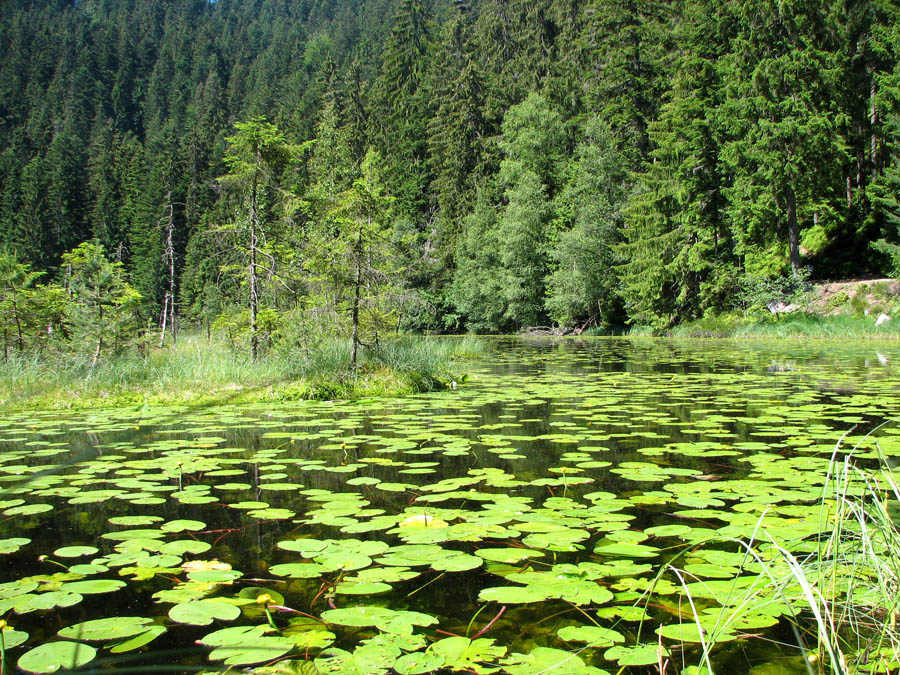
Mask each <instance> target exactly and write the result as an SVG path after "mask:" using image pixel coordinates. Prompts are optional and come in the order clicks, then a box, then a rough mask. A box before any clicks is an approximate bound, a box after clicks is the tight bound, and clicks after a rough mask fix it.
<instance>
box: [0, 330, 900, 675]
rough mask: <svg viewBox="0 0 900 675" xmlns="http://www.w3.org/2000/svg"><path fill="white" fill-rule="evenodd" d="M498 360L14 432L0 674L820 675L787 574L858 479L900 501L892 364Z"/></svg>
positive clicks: (39, 423) (561, 347)
mask: <svg viewBox="0 0 900 675" xmlns="http://www.w3.org/2000/svg"><path fill="white" fill-rule="evenodd" d="M485 348H486V351H485V353H484V354H483V355H482V356H480V357H478V358H476V359H473V360H471V362H469V363H466V364H465V367H466V368H467V370H468V379H467V380H466V381H465V382H463V383H459V384H458V386H456V387H455V388H450V389H448V390H447V391H443V392H439V393H434V394H428V395H422V396H416V397H410V398H406V399H402V400H388V401H386V400H377V401H375V400H371V401H361V402H355V403H338V402H331V403H303V402H301V403H296V404H283V403H273V404H271V405H253V406H242V407H233V406H231V407H230V406H225V407H219V408H187V407H179V408H171V409H153V408H140V409H133V410H115V411H89V412H76V413H72V412H58V411H57V412H39V413H28V414H15V415H8V416H6V417H5V418H3V419H2V420H0V488H2V492H0V514H2V516H0V554H2V555H0V615H2V616H3V617H4V618H5V619H6V621H7V622H8V624H9V626H11V627H12V628H13V629H14V630H6V631H4V644H5V646H6V657H7V665H9V666H11V665H12V664H14V663H17V664H18V667H19V668H21V669H24V670H28V671H31V672H53V671H54V670H56V669H57V668H58V667H60V666H62V667H71V666H78V665H81V666H82V667H83V668H85V669H88V670H89V669H92V668H96V669H115V670H119V671H125V670H135V669H136V670H147V669H150V668H153V669H162V668H169V669H171V670H175V671H178V672H189V671H197V670H205V671H210V672H217V671H218V672H221V671H224V670H226V669H227V668H228V667H229V666H231V667H233V668H234V669H235V671H237V670H246V669H253V670H254V671H255V672H279V673H315V672H323V673H363V674H366V675H369V674H372V673H430V672H440V673H451V672H473V671H474V672H508V673H512V674H513V675H518V674H522V675H524V674H536V673H603V672H610V673H612V672H618V671H619V670H620V668H622V667H623V666H624V667H625V668H626V671H627V672H634V673H642V672H648V673H649V672H659V670H660V669H661V668H663V669H666V671H667V672H670V673H677V672H682V670H683V669H684V668H687V667H689V666H691V665H697V664H701V665H702V666H703V668H704V669H707V668H712V669H713V670H714V671H715V672H727V673H741V672H752V673H754V674H756V673H759V674H762V673H770V672H771V673H774V672H793V671H794V670H796V672H806V670H805V668H804V667H803V665H802V664H803V658H804V657H805V656H807V654H808V653H809V652H810V651H811V650H812V649H813V648H814V646H815V644H816V636H815V628H814V624H813V622H812V621H811V619H810V616H811V613H810V611H809V606H808V604H806V605H804V598H803V593H802V590H801V589H799V588H793V587H792V586H791V583H790V582H789V581H787V580H786V579H789V578H790V572H791V569H792V568H791V562H790V561H791V560H794V561H797V562H798V564H799V563H803V564H806V565H808V566H809V567H810V568H811V567H813V566H815V567H816V569H817V570H820V566H818V563H815V562H814V561H816V560H821V557H822V556H821V552H822V550H823V542H824V541H825V539H826V537H827V535H828V533H829V532H831V529H832V527H833V523H834V520H835V518H834V517H833V516H834V510H833V506H832V505H833V503H834V500H833V499H831V498H830V492H829V491H830V490H832V489H833V482H834V481H832V473H833V470H835V469H836V467H839V466H840V463H841V461H843V460H844V459H847V458H850V460H851V461H852V463H853V464H854V465H855V466H859V467H861V468H862V469H864V470H866V471H867V472H870V473H869V474H867V475H871V476H874V477H875V478H876V479H880V480H881V481H882V482H881V483H880V485H887V483H886V482H885V480H886V476H887V474H886V473H884V472H885V471H889V468H888V467H890V466H891V464H892V458H894V457H897V456H898V455H900V426H898V425H897V424H895V423H893V422H892V421H891V420H892V418H893V417H894V416H895V415H896V414H897V410H898V409H900V407H898V402H900V379H898V377H897V376H896V375H895V373H894V364H898V365H900V346H897V345H894V344H892V343H864V342H859V343H840V342H834V341H831V342H810V343H802V342H778V343H769V342H752V343H738V342H735V341H733V340H727V341H716V340H695V341H694V340H678V341H666V340H655V339H630V340H629V339H585V340H570V339H563V340H559V339H549V338H548V339H509V338H505V339H486V340H485ZM823 494H824V496H825V497H826V499H825V500H824V501H823ZM781 551H784V554H782V553H780V552H781ZM829 551H830V549H829ZM829 555H831V553H830V552H829ZM819 573H820V571H817V572H815V574H819ZM839 585H843V586H847V585H848V582H847V580H846V579H842V580H841V584H839ZM862 604H863V605H865V607H864V609H865V610H866V611H869V612H870V614H871V616H875V617H877V616H878V612H879V611H881V612H882V613H883V612H884V611H889V608H888V609H887V610H885V609H884V608H879V607H877V601H876V600H874V599H865V601H864V602H863V603H862ZM104 620H105V621H104ZM795 628H796V630H795ZM704 648H705V649H706V650H708V651H709V652H710V653H711V654H712V660H711V662H709V661H704V660H703V656H702V655H703V652H704ZM863 649H865V646H862V647H858V649H857V651H861V650H863ZM850 656H851V658H852V654H851V655H850ZM498 669H499V670H498ZM702 672H707V671H706V670H703V671H702ZM876 672H877V668H876Z"/></svg>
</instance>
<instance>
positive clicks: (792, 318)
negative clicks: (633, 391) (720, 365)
mask: <svg viewBox="0 0 900 675" xmlns="http://www.w3.org/2000/svg"><path fill="white" fill-rule="evenodd" d="M630 334H631V335H647V334H649V330H648V329H647V328H646V327H635V328H634V329H632V331H631V333H630ZM664 334H665V335H666V336H668V337H679V338H683V337H691V338H696V337H716V338H724V337H734V338H745V339H752V338H811V339H813V338H845V339H850V338H900V320H894V321H890V322H888V323H886V324H883V325H881V326H876V325H875V317H874V316H871V315H870V316H854V315H849V314H839V315H835V316H822V315H818V314H806V313H803V312H797V313H794V314H788V315H784V316H780V317H774V316H766V317H763V318H760V319H754V318H749V317H744V316H742V315H740V314H734V313H731V314H719V315H716V316H710V317H704V318H702V319H696V320H694V321H687V322H685V323H683V324H679V325H678V326H674V327H673V328H670V329H668V330H666V331H664Z"/></svg>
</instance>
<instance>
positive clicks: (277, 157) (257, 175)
mask: <svg viewBox="0 0 900 675" xmlns="http://www.w3.org/2000/svg"><path fill="white" fill-rule="evenodd" d="M234 128H235V134H234V135H233V136H229V137H228V138H227V139H226V140H227V141H228V143H229V152H228V154H227V155H226V156H225V164H226V166H227V167H228V169H229V172H228V173H227V174H225V175H224V176H222V177H221V179H220V180H221V181H222V183H223V184H224V185H225V186H226V187H228V188H229V189H230V190H232V191H233V192H234V193H235V194H236V196H237V197H238V205H237V212H236V214H235V216H236V218H235V222H234V223H233V224H231V225H230V226H228V228H227V229H228V230H229V231H230V233H231V234H233V235H239V239H238V240H236V241H235V244H236V245H237V247H238V248H239V249H240V250H241V252H242V253H243V256H244V258H245V259H244V260H243V261H242V262H243V264H244V272H245V278H246V280H247V293H248V301H247V307H248V309H249V313H250V317H249V329H250V356H251V358H252V359H253V360H256V359H257V357H258V356H259V332H258V327H259V326H258V323H257V317H258V316H259V311H260V297H261V283H262V277H263V275H264V274H265V275H266V276H269V277H271V276H273V275H275V274H277V272H276V269H275V267H276V265H275V263H276V260H275V258H274V257H273V256H272V254H271V253H270V252H269V250H268V249H267V242H266V235H267V231H268V230H269V229H270V228H271V226H272V224H273V221H274V220H276V218H277V214H278V210H279V207H280V208H281V209H282V210H283V211H282V212H284V210H287V211H288V212H290V210H291V209H292V200H291V196H290V195H289V194H287V193H285V192H284V191H282V190H281V189H280V188H279V185H278V179H279V176H280V174H281V172H282V171H283V169H284V168H285V166H286V165H287V164H288V163H289V162H290V161H291V158H292V156H293V154H294V153H295V152H296V149H295V148H294V147H293V146H291V145H290V144H288V142H287V141H286V139H285V137H284V134H282V132H281V131H279V130H278V129H277V127H275V126H274V125H273V124H270V123H269V122H267V121H266V120H265V119H263V118H261V117H257V118H253V119H251V120H248V121H246V122H237V123H236V124H235V125H234Z"/></svg>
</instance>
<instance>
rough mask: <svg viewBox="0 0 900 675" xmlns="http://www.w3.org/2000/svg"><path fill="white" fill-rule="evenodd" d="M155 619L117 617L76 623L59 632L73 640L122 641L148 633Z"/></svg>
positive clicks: (61, 635)
mask: <svg viewBox="0 0 900 675" xmlns="http://www.w3.org/2000/svg"><path fill="white" fill-rule="evenodd" d="M152 624H153V619H148V618H145V617H140V616H116V617H111V618H108V619H93V620H91V621H83V622H81V623H76V624H75V625H74V626H68V627H67V628H63V629H62V630H61V631H59V635H60V637H64V638H71V639H73V640H90V641H106V640H121V639H122V638H129V637H133V636H135V635H139V634H140V633H144V632H146V631H147V629H148V628H149V626H150V625H152Z"/></svg>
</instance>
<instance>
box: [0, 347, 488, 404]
mask: <svg viewBox="0 0 900 675" xmlns="http://www.w3.org/2000/svg"><path fill="white" fill-rule="evenodd" d="M480 345H481V343H480V342H478V341H476V340H474V339H471V338H469V339H467V338H461V339H455V338H411V337H397V338H393V339H389V340H383V341H382V342H381V344H380V345H379V346H378V347H375V348H372V349H365V350H363V351H362V354H361V359H360V363H359V364H358V367H357V368H356V369H355V370H354V369H352V368H351V367H350V346H349V344H348V343H347V341H341V340H321V341H319V342H317V343H316V344H314V345H313V346H312V347H310V348H309V349H308V350H302V351H301V350H296V349H295V350H281V351H273V352H271V353H269V354H267V355H266V356H264V357H263V358H260V359H259V360H258V361H256V362H253V361H252V360H251V359H250V357H249V356H248V355H247V354H244V353H241V352H237V351H234V350H232V349H231V348H229V346H228V345H227V343H225V342H223V341H220V340H218V339H216V338H215V337H214V338H213V339H212V340H211V341H208V340H207V339H206V337H205V336H201V335H183V336H182V337H181V338H180V339H179V342H178V344H177V345H175V346H168V347H164V348H162V349H152V350H150V351H149V352H148V353H146V354H144V355H139V354H137V353H130V354H123V355H121V356H118V357H115V358H111V359H108V360H106V361H103V362H101V363H99V364H98V365H97V366H96V367H95V368H93V369H91V368H90V367H89V366H90V364H89V359H87V358H84V357H73V356H65V357H63V356H54V357H47V356H43V357H41V356H26V357H17V356H16V355H14V354H11V355H10V357H9V359H8V360H7V361H6V362H5V363H3V364H0V392H2V393H0V409H5V410H15V409H52V408H92V407H104V408H110V407H123V406H134V405H173V404H191V405H214V404H223V403H252V402H259V401H279V400H300V399H336V398H341V399H356V398H367V397H377V396H400V395H406V394H411V393H416V392H423V391H430V390H433V389H437V388H441V387H446V386H448V385H449V384H450V382H451V381H453V380H455V379H456V380H459V379H461V377H462V376H461V375H460V374H457V373H455V372H454V368H455V367H458V365H457V364H458V363H459V361H460V360H461V359H462V358H464V357H465V356H467V355H471V354H473V353H477V352H478V351H479V350H480V349H482V347H481V346H480Z"/></svg>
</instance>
